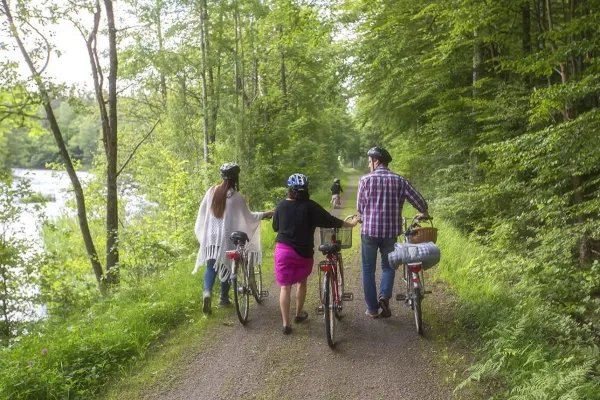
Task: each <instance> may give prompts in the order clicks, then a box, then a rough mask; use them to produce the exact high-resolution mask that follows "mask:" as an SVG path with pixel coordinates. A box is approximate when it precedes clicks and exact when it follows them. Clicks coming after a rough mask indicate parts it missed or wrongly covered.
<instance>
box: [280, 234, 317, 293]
mask: <svg viewBox="0 0 600 400" xmlns="http://www.w3.org/2000/svg"><path fill="white" fill-rule="evenodd" d="M313 262H314V261H313V259H312V258H304V257H300V256H299V255H298V253H296V250H294V248H293V247H291V246H288V245H287V244H283V243H279V242H277V244H276V245H275V278H276V279H277V284H278V285H279V286H291V285H293V284H295V283H298V282H302V281H303V280H305V279H306V278H308V276H309V275H310V273H311V272H312V267H313Z"/></svg>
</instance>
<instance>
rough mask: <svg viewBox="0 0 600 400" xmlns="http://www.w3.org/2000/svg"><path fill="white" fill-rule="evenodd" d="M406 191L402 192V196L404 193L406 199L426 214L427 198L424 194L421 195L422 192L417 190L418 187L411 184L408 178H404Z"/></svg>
mask: <svg viewBox="0 0 600 400" xmlns="http://www.w3.org/2000/svg"><path fill="white" fill-rule="evenodd" d="M404 183H405V185H404V193H403V194H402V193H401V196H402V195H404V197H405V198H406V200H408V202H409V203H410V204H411V205H412V206H413V207H414V208H416V209H417V211H419V212H420V213H423V214H426V215H427V208H428V207H427V202H426V201H425V199H424V198H423V196H421V193H419V192H418V191H417V189H415V188H414V186H413V185H411V184H410V182H409V181H408V180H406V179H405V180H404Z"/></svg>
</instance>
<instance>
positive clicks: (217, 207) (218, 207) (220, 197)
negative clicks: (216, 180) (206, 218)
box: [210, 176, 240, 218]
mask: <svg viewBox="0 0 600 400" xmlns="http://www.w3.org/2000/svg"><path fill="white" fill-rule="evenodd" d="M229 189H233V190H235V191H236V192H237V191H239V189H240V187H239V179H238V177H237V176H236V177H235V178H228V179H223V182H221V183H220V184H218V185H217V186H215V188H214V192H213V201H212V205H211V207H210V209H211V211H212V213H213V215H214V216H215V218H223V215H225V206H226V205H227V195H228V193H229Z"/></svg>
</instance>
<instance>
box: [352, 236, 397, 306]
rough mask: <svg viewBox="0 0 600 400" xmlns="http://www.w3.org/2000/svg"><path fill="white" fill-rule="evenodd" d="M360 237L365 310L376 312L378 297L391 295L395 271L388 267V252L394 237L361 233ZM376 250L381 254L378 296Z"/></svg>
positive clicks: (394, 239)
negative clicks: (379, 236)
mask: <svg viewBox="0 0 600 400" xmlns="http://www.w3.org/2000/svg"><path fill="white" fill-rule="evenodd" d="M361 239H362V240H361V250H362V275H363V289H364V292H365V303H366V304H367V311H369V312H377V311H378V310H379V297H381V296H384V297H387V298H391V297H392V290H393V288H394V277H395V276H396V271H395V270H394V269H393V268H392V267H390V262H389V261H388V254H390V253H391V252H392V251H393V250H394V243H396V238H376V237H372V236H368V235H361ZM377 250H379V253H380V254H381V270H382V273H381V283H380V285H379V290H380V291H379V296H377V286H376V285H375V268H376V264H377Z"/></svg>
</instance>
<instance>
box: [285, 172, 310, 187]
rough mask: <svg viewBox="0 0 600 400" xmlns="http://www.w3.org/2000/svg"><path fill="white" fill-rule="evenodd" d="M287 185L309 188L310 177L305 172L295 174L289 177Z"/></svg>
mask: <svg viewBox="0 0 600 400" xmlns="http://www.w3.org/2000/svg"><path fill="white" fill-rule="evenodd" d="M287 185H288V187H289V188H290V189H295V190H306V189H308V178H307V177H306V175H304V174H293V175H291V176H290V177H289V178H288V181H287Z"/></svg>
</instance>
